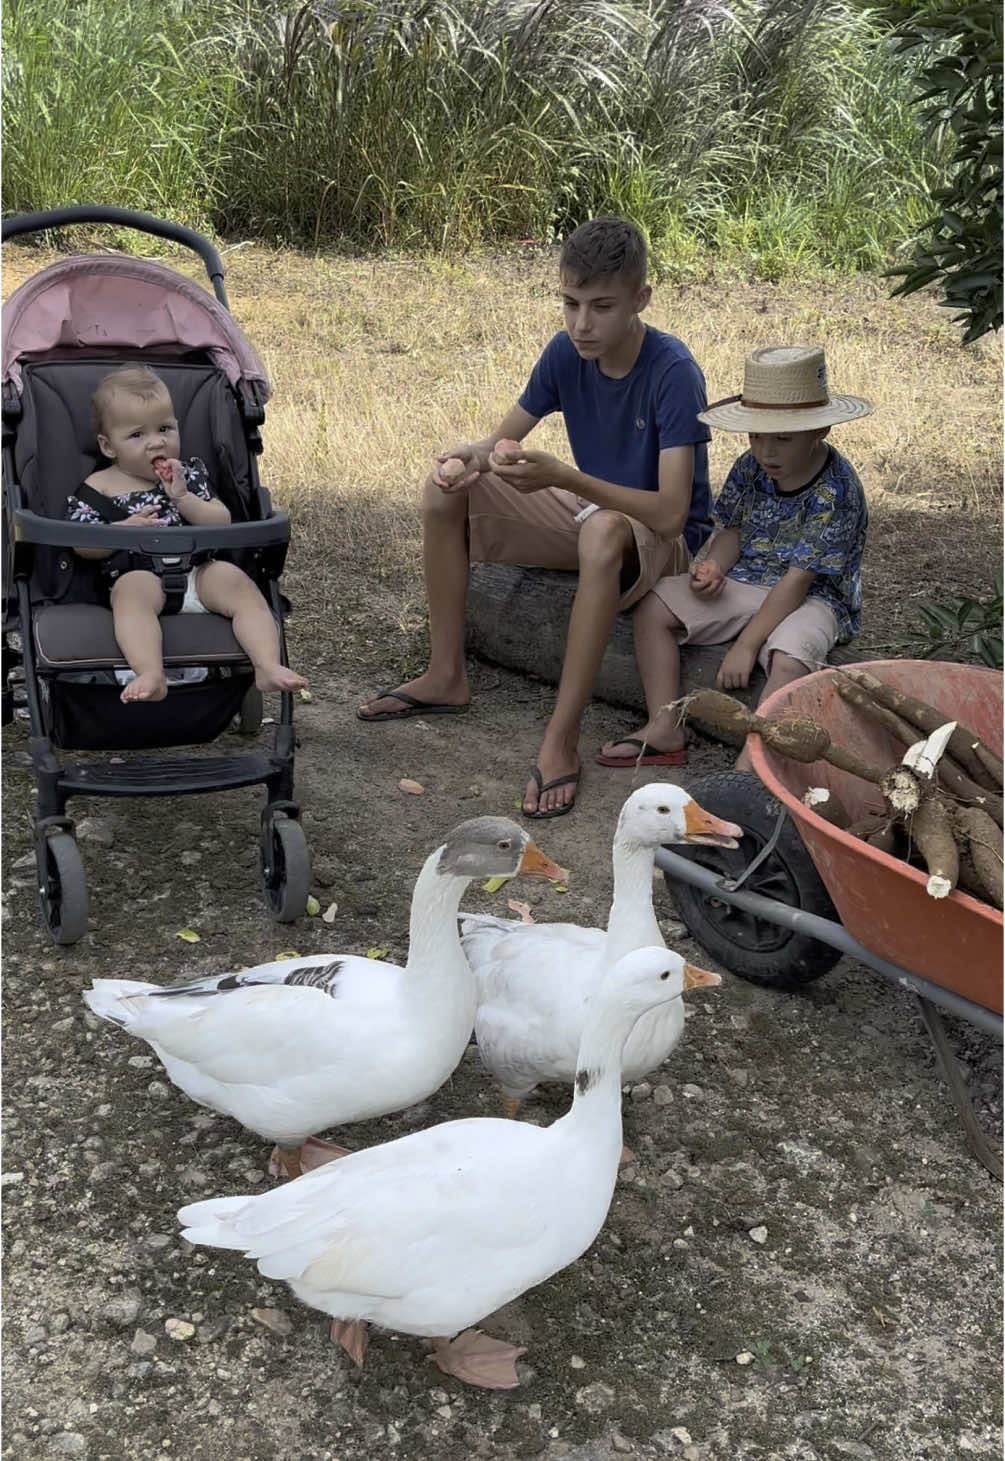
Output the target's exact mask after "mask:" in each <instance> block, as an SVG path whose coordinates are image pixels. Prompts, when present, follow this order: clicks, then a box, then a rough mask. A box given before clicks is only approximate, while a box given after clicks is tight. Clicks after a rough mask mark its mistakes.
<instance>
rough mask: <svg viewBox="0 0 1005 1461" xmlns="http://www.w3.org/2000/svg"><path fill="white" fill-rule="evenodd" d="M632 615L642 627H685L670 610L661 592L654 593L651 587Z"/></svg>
mask: <svg viewBox="0 0 1005 1461" xmlns="http://www.w3.org/2000/svg"><path fill="white" fill-rule="evenodd" d="M632 617H633V619H634V621H635V622H636V623H637V624H638V626H639V628H640V629H656V628H659V629H682V628H683V627H684V626H683V625H682V624H681V621H680V620H679V619H678V618H677V615H676V614H672V613H671V612H670V610H669V609H668V608H667V606H666V604H665V603H664V602H663V600H662V599H661V598H660V596H659V594H656V593H653V592H652V590H651V589H650V591H649V593H647V594H646V595H645V596H644V597H643V598H642V599H640V600H639V603H638V605H637V606H636V608H635V611H634V614H633V615H632Z"/></svg>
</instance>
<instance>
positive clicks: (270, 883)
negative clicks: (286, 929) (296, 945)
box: [259, 807, 311, 923]
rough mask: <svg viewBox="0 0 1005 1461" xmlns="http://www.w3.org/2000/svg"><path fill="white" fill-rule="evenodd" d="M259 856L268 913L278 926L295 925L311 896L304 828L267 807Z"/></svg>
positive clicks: (263, 818) (292, 819)
mask: <svg viewBox="0 0 1005 1461" xmlns="http://www.w3.org/2000/svg"><path fill="white" fill-rule="evenodd" d="M259 854H260V859H261V865H260V873H261V879H262V891H263V893H264V895H265V902H266V904H267V905H268V909H269V912H270V913H271V914H272V917H273V918H274V919H275V920H276V922H277V923H292V922H293V920H294V919H295V918H299V917H300V916H301V914H302V913H303V912H304V910H305V909H306V907H307V895H308V893H309V892H310V883H311V859H310V854H309V853H308V851H307V838H306V837H305V836H304V829H303V827H301V825H300V823H299V822H298V821H296V820H295V819H294V818H292V817H289V816H287V814H286V813H285V812H274V811H270V809H269V808H268V807H266V809H265V812H264V813H263V815H262V840H261V844H260V847H259Z"/></svg>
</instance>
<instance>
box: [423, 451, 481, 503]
mask: <svg viewBox="0 0 1005 1461" xmlns="http://www.w3.org/2000/svg"><path fill="white" fill-rule="evenodd" d="M435 460H436V465H435V466H434V467H433V481H434V482H435V483H436V485H437V487H439V488H440V489H441V490H442V491H443V492H456V491H457V489H458V488H459V487H469V486H470V485H471V483H472V482H473V481H474V480H475V478H476V477H477V476H478V475H479V473H480V472H484V471H486V470H487V464H486V463H484V462H482V461H481V460H480V458H479V456H478V452H477V451H476V449H475V447H474V446H473V445H472V443H471V442H467V441H464V442H461V443H460V444H459V445H457V446H451V447H448V448H447V450H446V451H441V452H437V453H436V459H435Z"/></svg>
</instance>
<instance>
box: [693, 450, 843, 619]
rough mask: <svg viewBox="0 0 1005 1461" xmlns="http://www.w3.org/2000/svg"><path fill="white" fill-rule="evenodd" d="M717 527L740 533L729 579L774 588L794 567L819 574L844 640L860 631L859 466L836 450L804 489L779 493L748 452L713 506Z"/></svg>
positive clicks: (817, 589)
mask: <svg viewBox="0 0 1005 1461" xmlns="http://www.w3.org/2000/svg"><path fill="white" fill-rule="evenodd" d="M712 516H713V518H714V519H715V522H716V524H717V525H718V526H719V527H722V528H738V529H739V532H740V556H739V558H738V559H737V561H736V563H735V564H734V565H733V567H732V568H731V569H730V570H729V577H730V578H735V579H738V580H739V581H740V582H741V583H756V584H762V585H763V586H764V587H766V588H771V587H773V585H774V584H776V583H778V581H779V580H780V579H782V578H784V576H785V574H786V573H787V572H788V570H789V569H790V568H802V569H804V570H805V571H806V572H807V573H815V574H816V578H814V580H813V582H812V583H811V584H810V588H809V594H810V596H813V597H816V598H821V599H823V600H824V602H825V603H827V604H828V605H829V606H830V607H831V609H833V611H834V614H835V616H836V618H837V622H838V642H839V643H844V642H845V641H846V640H848V639H851V638H852V637H853V636H854V635H856V634H857V633H858V631H859V626H860V623H861V609H862V551H863V549H864V547H865V532H866V526H867V524H868V513H867V511H866V505H865V493H864V492H863V490H862V483H861V482H860V481H859V479H858V474H857V473H856V471H855V468H854V467H853V466H852V465H851V463H850V462H849V461H847V460H846V459H845V458H844V457H843V456H842V455H841V453H840V452H837V451H835V450H834V448H833V447H832V446H828V448H827V460H826V462H825V463H824V465H823V466H822V467H821V468H820V471H819V472H818V473H817V475H816V476H815V477H814V478H813V480H812V481H811V482H808V483H807V484H806V486H805V487H800V488H799V490H798V491H797V492H788V493H786V492H779V491H778V490H777V488H776V487H775V484H774V483H773V482H772V480H771V478H770V477H769V476H767V475H766V473H765V472H763V471H762V470H761V468H760V467H759V466H758V465H757V462H756V461H755V460H754V457H753V454H752V453H751V452H749V451H747V452H744V454H743V456H741V457H737V459H736V461H735V462H734V463H733V465H732V467H731V468H730V472H729V476H728V477H727V478H726V481H725V483H724V485H723V488H722V491H721V492H720V493H719V496H718V497H717V498H716V501H715V503H714V505H713V508H712Z"/></svg>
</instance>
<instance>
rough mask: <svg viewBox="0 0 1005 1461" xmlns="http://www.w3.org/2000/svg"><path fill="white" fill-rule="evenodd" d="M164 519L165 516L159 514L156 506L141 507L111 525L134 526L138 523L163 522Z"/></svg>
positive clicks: (120, 526)
mask: <svg viewBox="0 0 1005 1461" xmlns="http://www.w3.org/2000/svg"><path fill="white" fill-rule="evenodd" d="M163 521H164V519H163V518H161V517H158V516H157V508H156V507H140V508H137V510H136V511H135V512H131V513H130V514H129V516H128V517H124V518H120V519H119V520H118V521H117V522H115V523H112V524H111V526H112V527H116V528H132V527H135V526H136V524H137V523H140V524H144V523H162V522H163Z"/></svg>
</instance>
